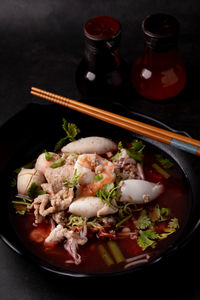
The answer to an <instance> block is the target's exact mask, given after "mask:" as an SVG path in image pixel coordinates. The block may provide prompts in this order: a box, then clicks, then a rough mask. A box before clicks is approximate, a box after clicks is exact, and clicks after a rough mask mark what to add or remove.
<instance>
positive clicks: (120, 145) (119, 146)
mask: <svg viewBox="0 0 200 300" xmlns="http://www.w3.org/2000/svg"><path fill="white" fill-rule="evenodd" d="M122 148H123V145H122V142H121V141H120V142H119V143H118V149H120V150H121V149H122Z"/></svg>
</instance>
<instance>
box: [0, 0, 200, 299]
mask: <svg viewBox="0 0 200 300" xmlns="http://www.w3.org/2000/svg"><path fill="white" fill-rule="evenodd" d="M155 12H164V13H169V14H172V15H174V16H175V17H177V18H178V20H179V21H180V23H181V36H180V40H179V49H180V53H181V56H182V58H183V60H184V62H185V65H186V68H187V74H188V78H187V84H186V87H185V89H184V91H183V92H182V93H181V94H179V95H178V96H177V97H176V98H174V99H171V100H168V101H163V102H159V103H158V102H152V101H147V100H145V99H141V98H140V97H139V96H137V95H136V94H135V93H134V92H129V93H128V94H127V95H126V97H125V98H126V99H124V98H123V99H118V100H117V101H120V102H121V103H122V104H124V105H125V106H126V107H127V109H128V110H132V111H135V112H139V113H143V114H146V115H148V116H150V117H154V118H156V119H158V120H160V121H162V122H164V123H166V124H167V125H169V126H171V127H172V128H175V129H177V130H184V131H187V132H188V133H189V134H190V135H191V136H192V137H194V138H196V139H200V125H199V117H200V96H199V88H200V84H199V78H200V75H199V67H200V4H199V0H191V1H179V0H174V1H164V0H163V1H150V0H135V1H132V0H126V1H122V0H103V1H97V0H82V1H81V0H73V1H72V0H56V1H55V0H42V1H39V0H35V1H30V0H15V1H14V0H6V1H4V0H2V1H0V37H1V38H0V103H1V104H0V105H1V109H0V125H2V124H4V123H5V122H6V121H7V120H8V119H10V118H11V117H12V116H13V115H15V114H16V113H17V112H18V111H20V110H21V109H22V108H23V107H24V106H25V105H27V104H28V103H30V102H37V103H41V100H38V99H36V98H34V97H33V96H31V95H30V93H29V92H30V87H31V86H36V87H39V88H42V89H45V90H49V91H52V92H56V93H57V94H60V95H65V96H67V97H69V98H73V99H81V98H80V94H79V92H78V91H77V88H76V84H75V80H74V75H75V71H76V67H77V65H78V63H79V61H80V59H81V57H82V51H83V33H82V29H83V24H84V23H85V21H86V20H88V19H89V18H91V17H93V16H96V15H111V16H113V17H115V18H117V19H118V20H119V21H120V22H121V24H122V28H123V32H122V41H121V55H122V57H123V58H124V59H125V60H126V61H127V63H128V64H129V65H131V64H132V63H133V62H134V61H135V59H136V58H137V56H138V55H139V54H140V53H141V50H142V48H143V41H142V35H141V30H140V24H141V21H142V20H143V19H144V17H145V16H146V15H148V14H151V13H155ZM115 100H116V99H115ZM111 101H113V100H112V99H111V100H110V103H111ZM110 103H104V104H103V105H102V106H104V107H105V108H106V106H109V107H110V105H109V104H110ZM94 104H97V105H100V104H99V103H94ZM124 113H125V112H124ZM1 200H2V201H3V199H1ZM199 237H200V232H198V233H197V234H196V235H195V236H194V238H193V239H192V241H191V242H190V243H189V244H188V245H187V246H186V247H185V249H184V251H182V252H181V253H180V254H179V255H178V256H175V258H172V259H171V260H170V261H169V263H166V264H163V265H162V266H158V267H155V268H156V271H155V270H154V273H153V274H151V271H148V272H146V273H139V274H137V275H134V276H132V277H130V276H128V277H123V278H115V279H106V280H103V279H98V280H92V279H87V280H85V279H71V278H57V277H55V276H53V275H51V274H48V273H46V272H45V271H41V270H40V269H39V268H38V267H37V266H35V265H33V264H32V263H30V262H29V261H26V260H25V259H23V258H22V257H20V256H18V255H17V254H15V253H14V252H12V250H10V249H9V248H8V247H7V246H6V245H5V244H4V243H3V242H2V241H0V299H3V300H4V299H90V298H91V299H96V298H97V299H100V298H101V299H109V297H112V299H115V298H117V299H121V298H122V297H123V299H125V297H130V296H131V297H132V298H133V299H134V296H136V295H137V297H140V299H200V284H199V267H200V260H199V252H200V246H199V243H198V241H199ZM187 253H190V255H187ZM93 288H94V289H93ZM106 291H107V292H106ZM122 292H123V293H122Z"/></svg>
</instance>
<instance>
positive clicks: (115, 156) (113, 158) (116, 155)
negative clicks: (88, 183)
mask: <svg viewBox="0 0 200 300" xmlns="http://www.w3.org/2000/svg"><path fill="white" fill-rule="evenodd" d="M121 156H122V153H121V152H117V153H116V154H115V155H114V156H113V157H112V158H111V160H112V161H115V160H118V159H119V158H120V157H121Z"/></svg>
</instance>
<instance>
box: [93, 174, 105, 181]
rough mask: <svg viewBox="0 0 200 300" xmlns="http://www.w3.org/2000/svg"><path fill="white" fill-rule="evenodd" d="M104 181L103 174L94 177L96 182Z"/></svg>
mask: <svg viewBox="0 0 200 300" xmlns="http://www.w3.org/2000/svg"><path fill="white" fill-rule="evenodd" d="M102 179H103V174H96V175H95V176H94V181H100V180H102Z"/></svg>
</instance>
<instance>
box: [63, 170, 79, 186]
mask: <svg viewBox="0 0 200 300" xmlns="http://www.w3.org/2000/svg"><path fill="white" fill-rule="evenodd" d="M80 176H81V173H80V174H77V169H75V171H74V175H73V177H72V178H71V179H70V180H67V179H65V180H64V182H63V184H64V185H67V186H68V188H73V187H75V186H76V185H77V184H78V183H79V182H78V181H79V178H80Z"/></svg>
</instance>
